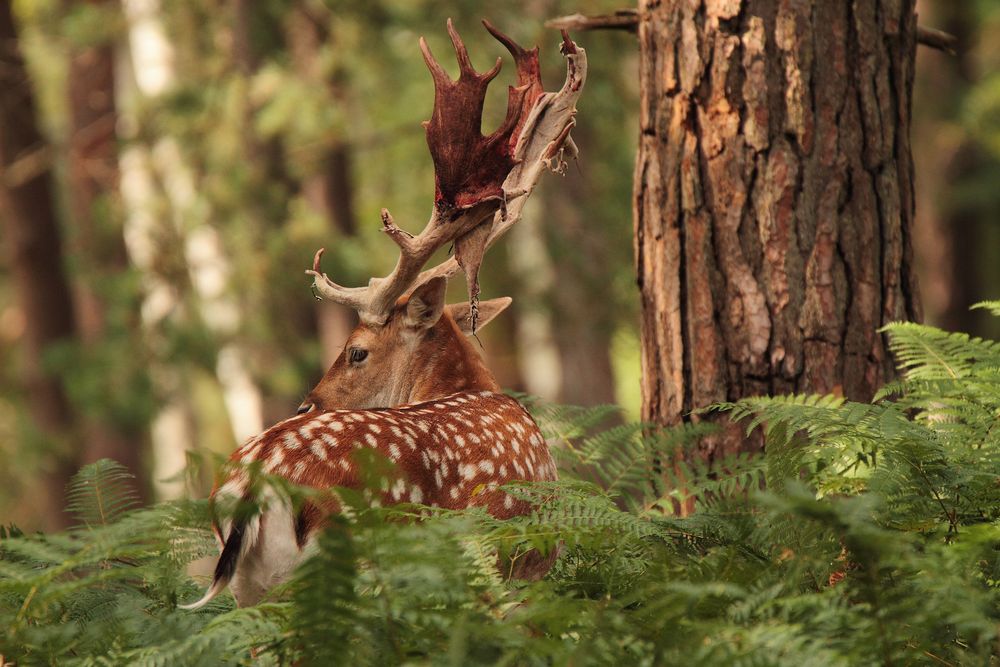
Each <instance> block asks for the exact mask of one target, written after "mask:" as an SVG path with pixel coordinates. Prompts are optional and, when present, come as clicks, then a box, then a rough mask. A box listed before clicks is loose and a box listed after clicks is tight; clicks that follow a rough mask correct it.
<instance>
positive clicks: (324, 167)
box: [285, 2, 358, 370]
mask: <svg viewBox="0 0 1000 667" xmlns="http://www.w3.org/2000/svg"><path fill="white" fill-rule="evenodd" d="M329 20H330V16H329V14H328V13H327V12H315V11H314V10H313V9H312V8H311V6H310V5H309V3H307V2H300V3H297V4H296V6H295V7H294V9H293V10H292V11H291V12H290V13H289V15H288V24H287V27H286V40H285V41H286V42H287V44H288V49H289V51H290V53H291V56H292V62H293V63H294V65H295V69H296V71H297V73H298V75H299V76H301V77H302V78H303V79H305V80H307V81H310V82H311V83H313V84H314V85H316V86H322V87H324V88H326V89H328V90H329V92H330V95H331V97H332V98H333V99H335V100H337V101H338V102H339V103H340V104H341V105H343V104H345V103H346V101H345V100H344V97H345V95H344V84H343V82H342V81H340V80H339V79H340V78H341V77H339V76H338V72H337V71H336V70H334V71H330V65H329V64H328V63H325V62H324V59H323V58H322V57H321V56H322V55H323V54H322V53H321V50H322V48H323V46H324V45H325V44H327V43H328V42H329V41H330V40H331V32H330V26H329ZM328 141H329V146H328V147H327V149H326V151H325V152H324V155H322V157H321V158H320V159H319V160H317V164H316V168H315V170H313V171H312V172H311V173H308V174H306V175H305V176H304V178H303V180H302V194H303V197H304V198H305V200H306V201H307V202H308V204H309V206H310V207H311V208H312V209H313V210H314V211H316V212H318V213H320V214H322V215H323V216H324V217H325V218H326V219H327V220H329V222H330V227H331V229H332V231H333V232H334V233H335V234H336V238H345V237H352V236H355V235H356V234H357V215H356V213H355V210H354V168H353V160H352V148H351V146H350V144H349V143H348V142H347V141H345V140H344V137H337V138H336V139H334V138H330V139H329V140H328ZM315 309H316V329H317V333H318V334H319V341H320V349H321V350H322V356H323V366H324V369H323V370H325V369H326V368H328V367H329V366H330V365H332V364H333V362H334V361H336V359H337V356H338V355H339V354H340V352H341V350H342V349H343V347H344V343H345V342H346V341H347V337H348V336H350V335H351V332H352V331H354V327H355V326H356V325H357V323H358V317H357V314H356V313H355V312H354V311H353V310H352V309H350V308H345V307H344V306H341V305H339V304H330V303H324V302H317V303H316V304H315Z"/></svg>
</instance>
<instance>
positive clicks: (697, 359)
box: [634, 0, 920, 459]
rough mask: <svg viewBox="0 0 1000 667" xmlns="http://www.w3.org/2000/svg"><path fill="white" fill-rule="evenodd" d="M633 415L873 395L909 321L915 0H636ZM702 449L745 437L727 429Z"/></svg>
mask: <svg viewBox="0 0 1000 667" xmlns="http://www.w3.org/2000/svg"><path fill="white" fill-rule="evenodd" d="M639 6H640V14H641V15H642V20H641V21H640V25H639V42H640V94H641V106H640V131H641V138H640V147H639V156H638V160H637V165H636V174H635V176H636V178H635V183H636V185H635V200H634V206H635V225H636V229H635V232H636V234H635V238H636V248H635V250H636V259H637V272H638V282H639V287H640V291H641V301H642V353H643V418H644V419H648V420H652V421H655V422H658V423H661V424H675V423H677V422H679V421H681V420H684V419H692V418H693V417H690V416H689V414H690V412H691V410H693V409H695V408H698V407H701V406H705V405H709V404H711V403H714V402H717V401H726V400H733V399H738V398H740V397H743V396H748V395H754V394H781V393H787V392H822V393H825V392H842V393H843V394H844V395H846V396H848V397H850V398H852V399H857V400H862V401H863V400H868V399H870V398H871V396H872V394H873V392H874V391H875V390H876V388H877V387H878V386H879V385H880V384H882V383H883V382H884V381H885V380H886V379H888V378H889V377H891V376H892V374H893V366H892V361H891V359H890V358H889V355H888V353H887V351H886V347H885V339H884V337H883V336H882V335H880V334H879V333H878V331H877V330H878V328H879V327H880V326H881V325H883V324H885V323H887V322H890V321H894V320H901V319H907V320H916V319H919V318H920V306H919V301H918V297H917V289H916V283H915V278H914V272H913V266H912V256H911V255H912V252H911V230H912V223H913V213H914V205H913V173H912V164H911V158H910V142H909V125H910V94H911V90H912V83H913V65H914V55H915V45H916V41H915V34H916V18H915V15H914V12H913V0H853V1H852V2H792V1H791V0H640V5H639ZM703 446H704V448H705V449H704V451H703V452H702V455H704V456H706V457H708V458H709V459H712V458H713V457H715V456H717V455H719V454H720V453H729V452H732V451H734V450H738V449H741V448H747V447H754V446H756V445H754V444H753V443H747V442H745V441H744V439H743V437H742V434H741V432H740V431H739V429H736V428H732V427H730V428H727V429H725V430H724V432H723V433H722V434H721V435H720V436H718V437H716V438H715V439H713V440H711V441H709V442H706V443H705V444H704V445H703Z"/></svg>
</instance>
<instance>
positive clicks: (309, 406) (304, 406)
mask: <svg viewBox="0 0 1000 667" xmlns="http://www.w3.org/2000/svg"><path fill="white" fill-rule="evenodd" d="M315 407H316V405H315V404H314V403H309V402H308V401H304V402H303V403H302V405H300V406H299V409H298V410H296V411H295V414H297V415H301V414H304V413H306V412H309V411H310V410H312V409H313V408H315Z"/></svg>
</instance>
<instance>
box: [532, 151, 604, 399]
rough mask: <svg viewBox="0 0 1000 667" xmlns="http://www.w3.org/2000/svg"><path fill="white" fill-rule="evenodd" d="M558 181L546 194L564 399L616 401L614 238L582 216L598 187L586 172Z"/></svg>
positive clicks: (571, 173)
mask: <svg viewBox="0 0 1000 667" xmlns="http://www.w3.org/2000/svg"><path fill="white" fill-rule="evenodd" d="M557 185H558V186H559V187H556V188H548V189H546V190H545V192H544V197H545V199H544V201H545V211H546V215H545V218H546V220H547V223H546V225H545V231H544V233H545V236H546V240H547V243H546V246H547V247H548V248H549V255H550V256H551V261H552V268H553V270H554V273H555V280H554V282H553V285H552V287H551V289H550V290H549V295H548V298H549V299H550V300H551V304H550V305H551V310H552V330H553V331H552V333H553V336H554V339H555V343H556V346H557V348H558V350H559V365H560V367H561V368H562V373H561V379H560V386H559V402H560V403H568V404H571V405H586V406H591V405H606V404H614V403H615V377H614V371H613V369H612V366H611V335H612V333H614V315H615V312H614V309H613V308H611V307H609V302H610V301H611V300H612V299H611V298H610V295H609V294H608V292H609V290H610V289H611V285H610V284H609V281H608V266H609V263H610V262H609V260H610V259H611V257H610V255H611V253H610V252H609V248H608V243H607V241H608V240H607V239H605V238H602V235H603V232H604V231H605V230H603V229H593V228H591V229H588V224H587V222H586V221H585V220H584V217H583V215H582V211H581V209H580V206H579V203H578V202H581V201H586V196H587V192H589V191H593V188H591V187H589V184H588V183H587V181H586V177H585V176H584V175H583V173H582V172H581V171H580V170H577V169H574V168H571V169H570V170H569V171H568V172H567V174H566V177H565V179H564V181H563V182H562V183H558V184H557ZM602 295H603V296H602Z"/></svg>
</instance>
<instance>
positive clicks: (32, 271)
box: [0, 0, 76, 527]
mask: <svg viewBox="0 0 1000 667" xmlns="http://www.w3.org/2000/svg"><path fill="white" fill-rule="evenodd" d="M50 158H51V155H50V152H49V150H48V145H47V143H46V141H45V139H44V138H43V137H42V135H41V133H40V132H39V129H38V125H37V122H36V113H35V102H34V98H33V95H32V90H31V81H30V79H29V76H28V72H27V70H26V68H25V63H24V58H23V57H22V55H21V52H20V48H19V44H18V35H17V30H16V27H15V25H14V17H13V16H12V9H11V3H10V2H9V1H7V0H2V1H0V227H2V229H3V239H4V246H5V248H6V251H7V257H8V262H9V266H10V274H11V278H12V283H13V286H14V293H15V295H16V298H17V302H18V305H19V307H20V308H21V310H22V312H23V313H24V319H25V331H24V338H23V355H22V357H21V358H22V360H23V368H22V372H23V374H24V385H25V389H26V399H27V403H28V409H29V412H30V414H31V417H32V420H33V421H34V423H35V425H36V427H37V428H38V430H39V431H40V433H41V434H42V435H43V437H44V438H45V439H46V443H45V445H46V447H47V450H48V453H49V456H48V457H46V458H47V460H48V461H49V465H48V469H47V470H46V471H45V472H46V479H45V489H44V490H43V491H42V492H40V493H38V494H36V498H35V500H36V501H37V502H38V503H40V505H39V509H38V514H39V515H40V516H41V517H44V519H45V520H46V521H47V523H48V527H57V526H62V525H65V524H66V522H67V519H68V517H67V516H66V515H65V514H64V513H63V512H62V511H61V508H62V504H63V503H62V501H63V498H64V497H65V491H66V484H67V482H68V481H69V479H70V477H71V476H72V475H73V473H74V472H76V460H75V456H74V455H75V453H76V447H75V429H74V425H75V424H74V418H73V413H72V410H71V408H70V405H69V401H68V400H67V398H66V393H65V390H64V386H63V383H62V380H61V378H60V377H59V375H58V373H57V372H54V371H52V370H51V369H47V368H46V364H45V360H44V356H45V353H46V351H47V350H48V349H49V348H50V347H51V346H52V345H53V344H56V343H61V342H66V341H69V340H72V339H73V338H75V336H76V326H75V322H74V309H73V298H72V294H71V293H70V286H69V281H68V280H67V279H66V274H65V272H64V270H63V264H62V262H63V253H62V239H61V238H60V232H59V223H58V220H57V218H56V212H55V206H54V199H53V186H52V172H51V169H50V168H49V160H50Z"/></svg>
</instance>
